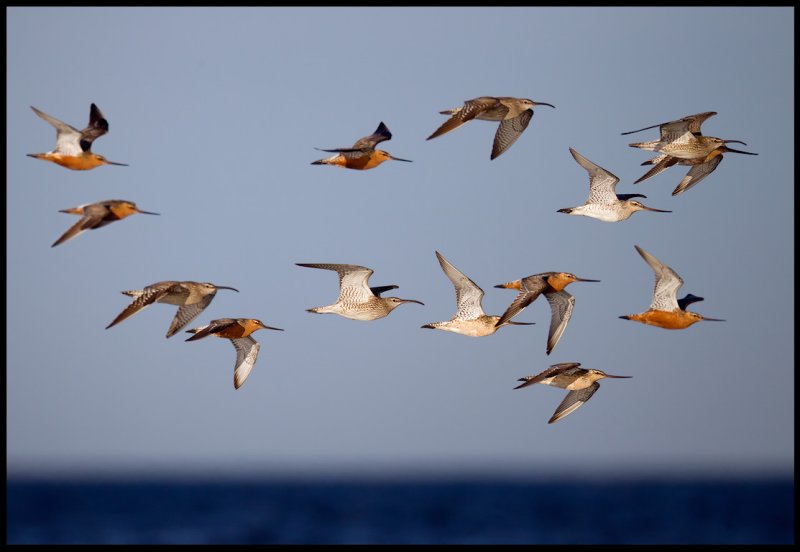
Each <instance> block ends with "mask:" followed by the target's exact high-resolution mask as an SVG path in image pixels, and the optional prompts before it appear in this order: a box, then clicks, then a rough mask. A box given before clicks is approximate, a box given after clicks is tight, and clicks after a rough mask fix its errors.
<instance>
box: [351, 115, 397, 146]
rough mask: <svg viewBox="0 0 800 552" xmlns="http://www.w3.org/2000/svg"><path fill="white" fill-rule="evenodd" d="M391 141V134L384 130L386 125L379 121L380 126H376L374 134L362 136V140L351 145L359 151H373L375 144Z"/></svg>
mask: <svg viewBox="0 0 800 552" xmlns="http://www.w3.org/2000/svg"><path fill="white" fill-rule="evenodd" d="M391 139H392V133H391V132H389V129H388V128H386V125H385V124H383V121H381V124H379V125H378V128H377V129H376V130H375V132H373V133H372V134H370V135H369V136H364V137H363V138H360V139H358V140H357V141H356V143H355V144H353V149H361V148H368V149H375V146H376V145H377V144H379V143H381V142H383V141H385V140H391Z"/></svg>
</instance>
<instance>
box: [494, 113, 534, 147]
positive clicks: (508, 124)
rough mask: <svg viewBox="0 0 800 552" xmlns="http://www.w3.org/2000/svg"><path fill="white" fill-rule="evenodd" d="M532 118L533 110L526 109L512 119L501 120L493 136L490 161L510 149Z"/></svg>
mask: <svg viewBox="0 0 800 552" xmlns="http://www.w3.org/2000/svg"><path fill="white" fill-rule="evenodd" d="M532 118H533V109H526V110H525V111H523V112H522V113H520V114H519V115H517V116H516V117H514V118H513V119H503V120H502V121H500V126H498V127H497V132H496V133H495V135H494V145H492V156H491V158H492V159H495V158H496V157H499V156H500V154H502V153H503V152H504V151H506V150H507V149H508V148H510V147H511V146H512V145H513V144H514V142H516V141H517V138H519V137H520V135H521V134H522V131H524V130H525V129H526V128H528V123H530V122H531V119H532Z"/></svg>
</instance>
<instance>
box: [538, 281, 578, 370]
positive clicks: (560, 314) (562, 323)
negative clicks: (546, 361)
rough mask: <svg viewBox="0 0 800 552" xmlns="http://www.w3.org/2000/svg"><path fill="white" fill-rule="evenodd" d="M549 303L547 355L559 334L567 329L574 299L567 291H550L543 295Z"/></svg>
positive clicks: (556, 341) (559, 336)
mask: <svg viewBox="0 0 800 552" xmlns="http://www.w3.org/2000/svg"><path fill="white" fill-rule="evenodd" d="M544 296H545V299H547V302H548V303H550V332H549V334H548V335H547V354H548V355H549V354H550V351H552V350H553V348H554V347H555V346H556V343H558V340H559V339H561V334H563V333H564V330H565V329H567V324H568V323H569V319H570V318H571V317H572V309H573V308H574V307H575V297H573V296H572V295H570V294H569V293H568V292H567V291H565V290H563V289H562V290H561V291H551V292H547V293H545V294H544Z"/></svg>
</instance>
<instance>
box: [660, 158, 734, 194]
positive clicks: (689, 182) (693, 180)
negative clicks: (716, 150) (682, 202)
mask: <svg viewBox="0 0 800 552" xmlns="http://www.w3.org/2000/svg"><path fill="white" fill-rule="evenodd" d="M720 163H722V155H717V156H716V157H713V158H712V159H711V160H710V161H706V162H705V163H700V164H699V165H694V166H692V168H691V169H689V172H688V173H686V176H684V177H683V180H681V181H680V184H678V186H677V187H676V188H675V189H674V190H673V191H672V195H674V196H676V195H678V194H680V193H682V192H685V191H686V190H688V189H689V188H691V187H692V186H694V185H695V184H697V183H698V182H700V181H701V180H703V179H704V178H705V177H707V176H708V175H709V174H711V173H712V172H714V170H715V169H716V168H717V165H719V164H720Z"/></svg>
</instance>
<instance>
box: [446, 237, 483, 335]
mask: <svg viewBox="0 0 800 552" xmlns="http://www.w3.org/2000/svg"><path fill="white" fill-rule="evenodd" d="M436 258H437V259H439V265H440V266H441V267H442V271H444V273H445V276H447V277H448V278H449V279H450V281H451V282H452V283H453V286H454V287H455V288H456V314H455V316H453V318H458V319H461V320H475V319H476V318H479V317H481V316H483V315H484V312H483V307H482V306H481V301H483V290H482V289H481V288H480V287H478V285H477V284H476V283H475V282H473V281H472V280H470V279H469V278H468V277H467V276H466V275H465V274H464V273H463V272H461V271H460V270H458V269H457V268H456V267H454V266H453V265H451V264H450V263H449V262H448V261H447V259H445V258H444V257H443V256H442V254H441V253H439V252H438V251H437V252H436Z"/></svg>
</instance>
